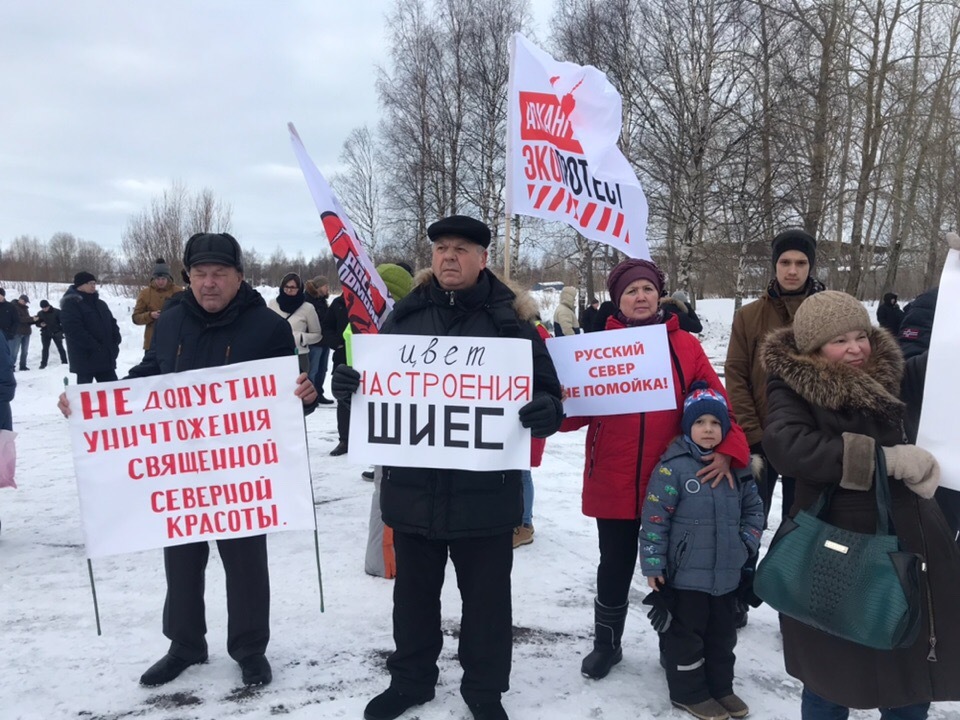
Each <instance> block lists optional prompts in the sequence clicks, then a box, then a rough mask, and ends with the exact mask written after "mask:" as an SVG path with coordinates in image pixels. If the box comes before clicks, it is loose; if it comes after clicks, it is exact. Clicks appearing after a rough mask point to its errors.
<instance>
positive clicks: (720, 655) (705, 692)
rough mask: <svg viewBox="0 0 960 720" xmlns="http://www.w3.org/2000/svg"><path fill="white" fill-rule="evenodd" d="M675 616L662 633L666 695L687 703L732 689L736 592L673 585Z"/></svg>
mask: <svg viewBox="0 0 960 720" xmlns="http://www.w3.org/2000/svg"><path fill="white" fill-rule="evenodd" d="M676 594H677V600H676V606H675V610H674V614H673V622H672V623H670V627H669V628H667V631H666V632H664V633H661V634H660V654H661V655H662V657H663V660H664V661H665V663H666V670H667V686H668V687H669V688H670V699H671V700H673V701H675V702H679V703H683V704H684V705H690V704H693V703H699V702H703V701H704V700H709V699H710V698H711V697H712V698H722V697H726V696H727V695H729V694H730V693H732V692H733V664H734V661H735V660H736V656H735V655H734V654H733V648H734V647H736V645H737V629H736V626H735V624H734V613H735V611H736V593H733V592H731V593H727V594H726V595H719V596H717V595H711V594H710V593H705V592H698V591H696V590H677V591H676Z"/></svg>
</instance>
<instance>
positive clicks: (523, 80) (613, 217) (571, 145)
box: [507, 33, 650, 259]
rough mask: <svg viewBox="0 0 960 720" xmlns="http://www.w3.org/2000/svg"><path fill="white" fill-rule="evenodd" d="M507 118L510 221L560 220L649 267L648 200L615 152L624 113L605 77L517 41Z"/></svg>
mask: <svg viewBox="0 0 960 720" xmlns="http://www.w3.org/2000/svg"><path fill="white" fill-rule="evenodd" d="M508 113H509V117H508V124H509V131H508V137H507V214H508V215H512V214H514V213H519V214H521V215H533V216H535V217H539V218H544V219H545V220H559V221H561V222H565V223H567V224H569V225H570V226H572V227H573V228H575V229H576V230H577V231H578V232H579V233H580V234H582V235H583V236H584V237H586V238H588V239H590V240H595V241H597V242H602V243H605V244H607V245H610V246H612V247H614V248H616V249H617V250H619V251H620V252H622V253H624V254H625V255H627V256H629V257H633V258H644V259H649V258H650V250H649V248H648V247H647V199H646V197H644V194H643V188H641V187H640V181H639V180H638V179H637V174H636V173H635V172H634V170H633V168H632V167H631V166H630V163H629V162H628V161H627V159H626V158H625V157H624V155H623V153H622V152H620V150H619V148H618V147H617V141H618V140H619V137H620V128H621V126H622V122H623V116H622V108H621V103H620V95H619V94H618V93H617V91H616V90H615V89H614V88H613V86H612V85H611V84H610V82H609V80H607V77H606V75H604V74H603V73H602V72H600V71H599V70H597V69H596V68H594V67H591V66H586V67H584V66H581V65H575V64H573V63H569V62H557V61H556V60H554V59H553V58H552V57H550V55H548V54H547V53H545V52H544V51H543V50H541V49H540V48H538V47H537V46H536V45H534V44H532V43H531V42H530V41H529V40H527V39H526V38H525V37H524V36H523V35H521V34H520V33H515V34H514V36H513V43H512V52H511V64H510V89H509V108H508Z"/></svg>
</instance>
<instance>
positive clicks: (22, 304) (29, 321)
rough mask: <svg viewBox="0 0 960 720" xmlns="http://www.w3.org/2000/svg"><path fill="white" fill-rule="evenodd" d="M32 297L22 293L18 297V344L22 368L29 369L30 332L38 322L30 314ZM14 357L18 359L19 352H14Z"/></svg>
mask: <svg viewBox="0 0 960 720" xmlns="http://www.w3.org/2000/svg"><path fill="white" fill-rule="evenodd" d="M29 306H30V298H28V297H27V296H26V295H21V296H20V297H19V298H18V299H17V305H16V308H17V345H18V346H19V349H20V370H29V369H30V368H28V367H27V352H28V351H29V349H30V334H31V333H32V332H33V326H34V325H36V324H37V318H36V316H34V315H31V314H30V307H29ZM13 359H14V360H16V359H17V354H16V353H13Z"/></svg>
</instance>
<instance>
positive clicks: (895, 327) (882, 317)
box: [877, 293, 903, 337]
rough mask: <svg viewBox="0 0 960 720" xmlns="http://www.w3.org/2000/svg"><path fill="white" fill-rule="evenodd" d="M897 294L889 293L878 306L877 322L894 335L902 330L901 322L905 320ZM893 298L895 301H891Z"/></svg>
mask: <svg viewBox="0 0 960 720" xmlns="http://www.w3.org/2000/svg"><path fill="white" fill-rule="evenodd" d="M896 298H897V296H896V295H894V294H893V293H887V294H886V295H884V296H883V302H881V303H880V304H879V305H878V306H877V322H878V323H880V327H882V328H883V329H884V330H887V331H888V332H889V333H890V334H891V335H893V336H894V337H896V336H897V334H898V333H899V332H900V323H901V322H902V321H903V310H901V309H900V306H899V305H898V304H897V300H896ZM891 300H893V302H890V301H891Z"/></svg>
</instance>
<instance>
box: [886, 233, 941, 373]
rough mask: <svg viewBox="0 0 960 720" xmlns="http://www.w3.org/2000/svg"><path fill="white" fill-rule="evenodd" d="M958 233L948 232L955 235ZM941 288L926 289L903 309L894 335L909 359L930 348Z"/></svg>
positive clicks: (904, 354)
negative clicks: (898, 326)
mask: <svg viewBox="0 0 960 720" xmlns="http://www.w3.org/2000/svg"><path fill="white" fill-rule="evenodd" d="M955 234H956V233H948V235H955ZM939 294H940V288H938V287H933V288H930V289H929V290H926V291H924V292H922V293H920V294H919V295H917V297H916V298H914V300H913V302H911V303H908V304H907V306H906V307H905V308H904V309H903V318H902V319H901V321H900V328H899V329H898V331H897V332H896V333H894V335H895V336H896V338H897V342H899V343H900V350H901V352H903V356H904V357H905V358H906V359H907V360H909V359H910V358H912V357H915V356H916V355H920V354H922V353H925V352H926V351H927V350H929V349H930V337H931V336H932V335H933V318H934V316H935V315H936V314H937V297H938V296H939Z"/></svg>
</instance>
